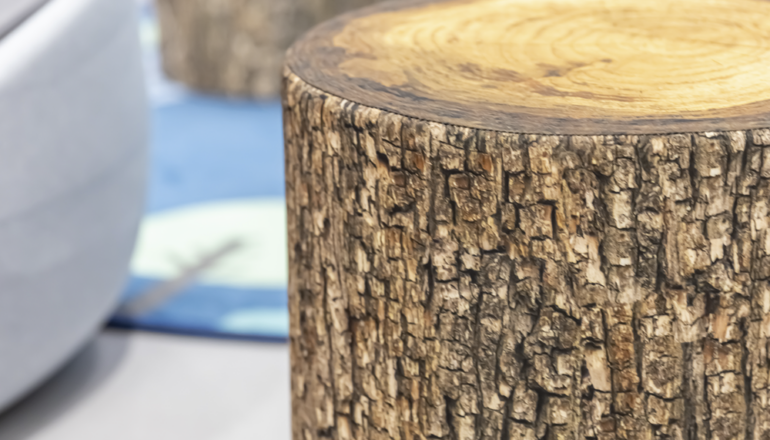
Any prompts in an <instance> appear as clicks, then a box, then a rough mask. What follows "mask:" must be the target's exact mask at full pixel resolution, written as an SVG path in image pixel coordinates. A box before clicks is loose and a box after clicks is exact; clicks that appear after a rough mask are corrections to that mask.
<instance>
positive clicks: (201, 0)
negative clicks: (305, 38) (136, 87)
mask: <svg viewBox="0 0 770 440" xmlns="http://www.w3.org/2000/svg"><path fill="white" fill-rule="evenodd" d="M375 1H377V0H276V1H273V0H158V1H157V9H158V18H159V22H160V28H161V49H162V56H163V68H164V70H165V71H166V73H167V74H168V75H169V76H170V77H171V78H174V79H176V80H178V81H181V82H183V83H185V84H187V85H189V86H191V87H193V88H196V89H199V90H203V91H208V92H214V93H223V94H227V95H233V96H251V97H259V98H265V97H274V96H277V95H278V93H279V91H280V87H281V69H282V66H283V56H284V53H285V52H286V49H288V47H289V46H290V45H291V43H293V42H294V40H295V39H297V37H299V36H300V35H302V33H303V32H305V31H307V30H308V29H310V28H311V27H312V26H313V25H315V24H317V23H320V22H321V21H323V20H326V19H328V18H331V17H333V16H335V15H337V14H340V13H342V12H344V11H347V10H350V9H353V8H357V7H360V6H364V5H368V4H371V3H374V2H375Z"/></svg>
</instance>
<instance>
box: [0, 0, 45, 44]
mask: <svg viewBox="0 0 770 440" xmlns="http://www.w3.org/2000/svg"><path fill="white" fill-rule="evenodd" d="M47 1H48V0H0V38H2V37H3V36H5V35H7V34H8V33H9V32H11V31H12V30H13V29H14V28H15V27H16V26H18V25H19V24H20V23H21V22H23V21H24V20H25V19H26V18H27V17H29V16H30V15H32V14H33V13H34V12H35V11H36V10H37V9H38V8H39V7H40V6H42V5H43V4H44V3H45V2H47Z"/></svg>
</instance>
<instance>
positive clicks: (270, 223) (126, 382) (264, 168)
mask: <svg viewBox="0 0 770 440" xmlns="http://www.w3.org/2000/svg"><path fill="white" fill-rule="evenodd" d="M373 1H374V0H286V1H283V0H282V1H269V0H157V3H156V2H154V1H152V0H0V65H2V66H4V67H3V69H1V70H2V71H0V153H2V156H3V158H4V160H3V163H2V164H0V244H2V249H3V250H2V252H0V286H1V287H2V290H0V410H2V412H1V413H0V439H13V440H16V439H35V440H43V439H57V440H61V439H65V440H66V439H78V440H81V439H84V440H88V439H99V440H101V439H111V440H122V439H171V440H173V439H185V440H196V439H213V440H237V439H259V438H266V439H289V438H290V420H289V413H290V402H289V362H288V347H287V332H288V313H287V310H286V305H287V300H286V284H287V279H286V277H287V262H286V259H287V257H286V249H285V247H286V244H285V243H286V224H285V223H286V218H285V208H284V199H283V196H284V182H283V140H282V127H281V105H280V98H279V96H278V94H279V92H280V72H281V68H282V67H281V66H282V57H283V53H284V51H285V50H286V48H287V47H288V46H289V45H290V44H291V42H292V41H294V39H295V38H297V37H298V36H299V35H300V34H301V33H302V32H304V31H305V30H307V29H308V28H309V27H311V26H312V25H313V24H315V23H317V22H319V21H322V20H325V19H327V18H330V17H332V16H334V15H336V14H338V13H341V12H343V11H346V10H349V9H352V8H355V7H359V6H363V5H364V4H367V3H372V2H373Z"/></svg>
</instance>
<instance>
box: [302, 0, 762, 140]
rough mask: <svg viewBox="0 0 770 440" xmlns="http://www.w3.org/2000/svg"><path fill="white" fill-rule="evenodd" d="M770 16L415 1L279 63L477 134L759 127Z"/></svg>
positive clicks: (666, 1)
mask: <svg viewBox="0 0 770 440" xmlns="http://www.w3.org/2000/svg"><path fill="white" fill-rule="evenodd" d="M768 16H770V2H768V1H765V0H706V1H703V0H683V1H676V2H674V1H670V0H651V1H644V2H640V1H636V0H581V1H577V0H454V1H414V0H412V1H407V2H400V3H386V4H383V5H378V6H375V7H373V8H368V9H365V10H361V11H357V12H355V13H352V14H348V15H345V16H342V17H340V18H338V19H335V20H333V21H331V22H327V23H326V24H324V25H322V26H320V27H318V28H316V29H315V30H313V31H312V32H310V33H309V34H308V35H307V36H306V37H305V38H303V39H302V40H301V41H300V42H299V43H298V44H296V45H295V46H294V47H293V48H292V49H291V50H290V52H289V58H288V65H289V66H290V68H291V69H292V71H293V72H294V73H295V74H297V75H298V76H299V77H300V78H302V79H303V80H305V81H307V82H308V83H309V84H311V85H313V86H315V87H318V88H319V89H321V90H324V91H327V92H329V93H332V94H334V95H337V96H340V97H343V98H345V99H350V100H352V101H355V102H359V103H361V104H365V105H368V106H371V107H374V108H379V109H383V110H387V111H390V112H393V113H399V114H404V115H408V116H412V117H415V118H420V119H425V120H431V121H438V122H444V123H452V124H457V125H466V126H472V127H476V128H484V129H492V130H500V131H513V132H527V133H544V134H589V135H596V134H645V133H648V134H649V133H668V132H695V131H698V132H705V131H710V130H738V129H751V128H761V127H765V126H767V125H768V121H770V87H768V83H770V81H769V80H770V75H769V74H768V72H770V20H767V17H768Z"/></svg>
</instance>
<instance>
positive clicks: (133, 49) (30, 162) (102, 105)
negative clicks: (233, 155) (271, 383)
mask: <svg viewBox="0 0 770 440" xmlns="http://www.w3.org/2000/svg"><path fill="white" fill-rule="evenodd" d="M0 66H2V67H1V68H0V409H2V408H5V407H7V405H9V404H10V403H12V402H13V401H14V400H16V399H17V398H18V397H20V396H21V395H23V394H24V393H25V392H27V391H29V390H30V389H31V388H32V387H34V386H35V385H36V384H38V383H39V382H40V381H41V380H43V379H44V378H46V377H47V376H49V375H50V374H52V373H53V372H54V371H55V370H56V368H57V367H59V366H61V365H62V364H63V363H64V362H65V361H66V360H67V359H68V358H69V357H70V356H71V355H72V354H73V353H74V352H75V351H77V349H78V348H79V347H81V346H82V345H83V344H84V343H85V342H86V341H87V339H88V338H89V337H90V336H91V335H93V333H94V332H95V331H96V330H97V328H98V327H99V325H100V324H101V323H102V322H104V320H105V319H106V318H107V316H108V315H109V313H110V311H111V310H112V309H113V307H114V306H115V304H116V300H117V297H118V294H119V292H120V289H121V287H122V285H123V282H124V280H125V276H126V271H127V266H128V261H129V258H130V254H131V250H132V247H133V242H134V236H135V233H136V228H137V224H138V219H139V217H140V215H141V212H142V207H143V192H144V171H145V165H144V163H145V154H146V152H145V149H146V148H145V146H146V136H147V133H146V130H147V122H146V102H145V92H144V87H143V82H142V81H143V80H142V69H141V56H140V50H139V44H138V41H137V28H136V22H135V5H134V3H133V1H132V0H47V1H46V0H0Z"/></svg>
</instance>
